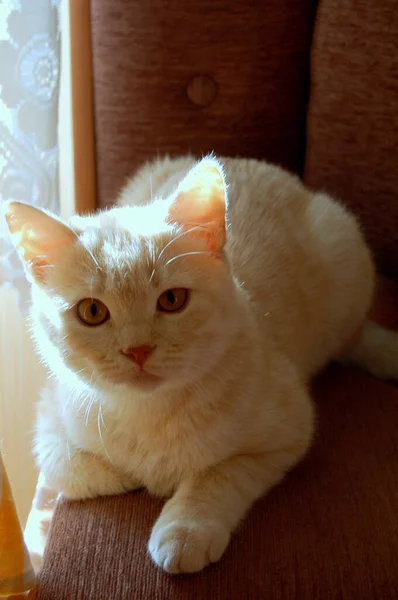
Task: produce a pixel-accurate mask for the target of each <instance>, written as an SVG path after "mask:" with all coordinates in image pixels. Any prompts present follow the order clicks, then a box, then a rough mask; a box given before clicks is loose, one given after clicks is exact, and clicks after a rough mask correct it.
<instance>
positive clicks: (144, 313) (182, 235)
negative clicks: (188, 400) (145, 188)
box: [6, 158, 237, 391]
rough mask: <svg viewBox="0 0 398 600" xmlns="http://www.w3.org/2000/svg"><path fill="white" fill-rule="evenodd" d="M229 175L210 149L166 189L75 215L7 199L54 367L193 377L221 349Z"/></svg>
mask: <svg viewBox="0 0 398 600" xmlns="http://www.w3.org/2000/svg"><path fill="white" fill-rule="evenodd" d="M225 205H226V186H225V181H224V176H223V172H222V169H221V167H220V165H219V164H218V163H217V161H216V160H214V159H209V158H207V159H204V160H203V161H201V162H200V163H198V164H197V165H196V166H195V167H194V169H192V171H190V173H189V174H188V175H187V177H186V178H185V179H184V180H183V181H182V182H181V183H180V185H179V186H178V188H177V190H176V192H175V193H174V194H173V195H172V196H171V197H169V198H167V199H157V200H155V201H154V202H153V203H152V204H150V205H148V206H144V207H117V208H113V209H111V210H108V211H104V212H101V213H99V214H97V215H94V216H90V217H77V218H75V219H72V220H71V221H70V222H69V224H66V223H63V222H62V221H60V220H59V219H58V218H56V217H54V216H53V215H50V214H49V213H47V212H44V211H41V210H38V209H36V208H34V207H31V206H29V205H25V204H19V203H10V204H8V205H7V207H6V219H7V223H8V226H9V229H10V232H11V236H12V239H13V241H14V244H15V246H16V247H17V249H18V251H19V253H20V255H21V257H22V259H23V262H24V264H25V269H26V273H27V275H28V278H29V279H30V281H31V282H32V299H33V308H32V315H33V332H34V337H35V339H36V341H37V345H38V347H39V351H40V353H41V355H42V357H43V358H44V360H45V361H46V362H47V364H48V365H49V366H50V368H51V369H52V370H53V371H54V372H55V373H58V374H61V372H62V373H63V374H65V373H71V372H73V373H74V374H75V375H76V374H77V375H78V377H79V378H81V379H82V380H84V381H86V382H91V384H92V385H93V386H104V385H106V384H112V385H114V384H116V385H118V384H122V385H124V386H126V385H127V386H132V388H135V389H139V390H142V391H143V390H147V391H152V390H154V389H157V388H159V387H160V386H166V385H167V386H173V387H174V386H181V385H182V386H185V385H189V384H194V383H195V382H197V381H198V380H199V379H200V378H201V377H202V376H203V375H204V374H205V373H207V372H209V371H211V369H212V368H213V367H214V366H215V364H216V363H217V361H218V360H219V358H220V356H221V355H222V354H223V352H224V351H225V348H226V346H227V344H228V343H229V341H230V337H231V334H232V332H233V331H234V328H235V327H236V325H235V320H236V312H235V308H236V302H237V293H236V289H237V288H236V286H235V283H234V281H233V278H232V275H231V273H230V270H229V266H228V262H227V260H226V258H225V255H224V244H225V240H226V234H225Z"/></svg>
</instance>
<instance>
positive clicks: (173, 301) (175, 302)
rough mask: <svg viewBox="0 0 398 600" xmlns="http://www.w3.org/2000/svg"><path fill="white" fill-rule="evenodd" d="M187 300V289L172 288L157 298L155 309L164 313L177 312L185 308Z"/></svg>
mask: <svg viewBox="0 0 398 600" xmlns="http://www.w3.org/2000/svg"><path fill="white" fill-rule="evenodd" d="M188 300H189V290H188V289H187V288H172V289H170V290H166V291H165V292H163V294H161V295H160V296H159V298H158V304H157V309H158V311H159V312H164V313H172V312H178V311H181V310H183V309H184V308H185V307H186V305H187V304H188Z"/></svg>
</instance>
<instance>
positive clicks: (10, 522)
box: [0, 453, 36, 597]
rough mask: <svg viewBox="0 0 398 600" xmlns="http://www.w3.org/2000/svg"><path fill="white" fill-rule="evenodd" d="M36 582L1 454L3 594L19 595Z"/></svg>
mask: <svg viewBox="0 0 398 600" xmlns="http://www.w3.org/2000/svg"><path fill="white" fill-rule="evenodd" d="M35 584H36V578H35V574H34V571H33V568H32V565H31V562H30V557H29V554H28V551H27V548H26V546H25V542H24V539H23V535H22V530H21V525H20V523H19V519H18V515H17V510H16V507H15V503H14V498H13V496H12V493H11V487H10V483H9V481H8V477H7V473H6V470H5V467H4V463H3V460H2V457H1V453H0V597H4V596H6V597H7V596H14V597H15V595H17V594H22V593H23V592H26V591H28V590H31V589H32V588H34V586H35Z"/></svg>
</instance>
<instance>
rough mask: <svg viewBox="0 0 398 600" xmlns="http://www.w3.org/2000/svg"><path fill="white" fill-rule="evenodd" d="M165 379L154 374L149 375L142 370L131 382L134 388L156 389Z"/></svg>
mask: <svg viewBox="0 0 398 600" xmlns="http://www.w3.org/2000/svg"><path fill="white" fill-rule="evenodd" d="M162 381H163V379H162V378H161V377H159V375H153V374H152V373H148V371H144V370H140V371H139V372H138V373H136V374H135V375H134V376H133V377H132V379H131V382H132V384H133V385H134V386H136V387H138V388H140V389H147V390H149V389H154V388H155V387H157V386H158V385H160V384H161V383H162Z"/></svg>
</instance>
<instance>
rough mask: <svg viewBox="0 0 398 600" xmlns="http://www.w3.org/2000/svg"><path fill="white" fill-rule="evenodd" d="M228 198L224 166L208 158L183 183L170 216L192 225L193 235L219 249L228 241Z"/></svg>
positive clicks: (187, 226)
mask: <svg viewBox="0 0 398 600" xmlns="http://www.w3.org/2000/svg"><path fill="white" fill-rule="evenodd" d="M225 200H226V189H225V184H224V178H223V175H222V172H221V169H220V167H219V166H218V164H217V163H216V162H215V161H213V160H212V159H205V160H203V161H202V162H201V163H199V164H198V166H197V167H195V168H194V169H193V170H192V171H191V172H190V173H188V175H187V177H186V178H185V179H184V180H183V181H182V183H181V184H180V186H179V188H178V190H177V193H176V196H175V198H174V199H173V201H172V203H171V205H170V209H169V219H170V221H171V222H174V223H177V224H178V225H180V226H182V227H183V228H184V229H187V230H188V229H189V228H192V235H195V236H196V237H202V238H204V239H205V240H206V244H207V247H208V249H209V250H210V251H211V252H219V251H220V250H221V249H222V247H223V246H224V244H225ZM195 226H197V227H195ZM200 226H202V227H200Z"/></svg>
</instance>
